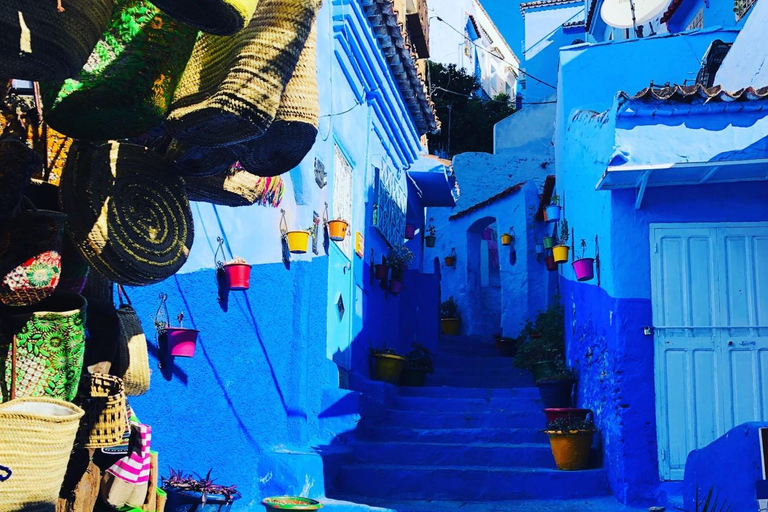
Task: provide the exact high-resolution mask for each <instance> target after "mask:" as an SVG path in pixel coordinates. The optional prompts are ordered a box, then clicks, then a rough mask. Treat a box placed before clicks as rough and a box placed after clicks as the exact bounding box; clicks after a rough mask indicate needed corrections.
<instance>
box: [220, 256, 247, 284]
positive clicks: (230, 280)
mask: <svg viewBox="0 0 768 512" xmlns="http://www.w3.org/2000/svg"><path fill="white" fill-rule="evenodd" d="M221 268H222V269H224V273H225V274H226V276H227V286H228V287H229V289H230V290H247V289H248V288H250V287H251V266H250V265H249V264H248V263H247V262H246V261H245V260H244V259H243V258H241V257H239V256H235V257H234V258H233V259H232V261H227V262H224V264H222V266H221Z"/></svg>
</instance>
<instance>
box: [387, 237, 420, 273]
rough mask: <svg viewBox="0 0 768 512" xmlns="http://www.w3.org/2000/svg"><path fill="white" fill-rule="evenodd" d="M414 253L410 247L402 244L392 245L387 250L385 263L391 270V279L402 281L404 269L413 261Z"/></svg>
mask: <svg viewBox="0 0 768 512" xmlns="http://www.w3.org/2000/svg"><path fill="white" fill-rule="evenodd" d="M413 258H414V255H413V253H412V252H411V250H410V249H408V248H407V247H406V246H404V245H394V246H392V248H391V249H390V250H389V253H388V254H387V257H386V262H387V265H389V268H390V269H391V270H392V280H393V281H402V280H403V275H404V274H405V271H406V270H408V266H409V265H410V264H411V261H413Z"/></svg>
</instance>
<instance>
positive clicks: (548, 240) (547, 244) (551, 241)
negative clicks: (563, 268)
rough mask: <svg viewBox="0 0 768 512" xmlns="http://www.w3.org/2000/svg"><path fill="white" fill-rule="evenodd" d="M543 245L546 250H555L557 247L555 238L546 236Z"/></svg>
mask: <svg viewBox="0 0 768 512" xmlns="http://www.w3.org/2000/svg"><path fill="white" fill-rule="evenodd" d="M541 245H542V246H544V249H551V248H553V247H554V246H555V237H553V236H545V237H544V239H543V240H542V241H541Z"/></svg>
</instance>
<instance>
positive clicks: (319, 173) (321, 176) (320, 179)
mask: <svg viewBox="0 0 768 512" xmlns="http://www.w3.org/2000/svg"><path fill="white" fill-rule="evenodd" d="M327 177H328V171H326V170H325V164H324V163H323V161H322V160H320V159H319V158H317V157H315V183H317V186H318V187H320V188H325V186H326V185H327V184H328V182H327V181H326V178H327Z"/></svg>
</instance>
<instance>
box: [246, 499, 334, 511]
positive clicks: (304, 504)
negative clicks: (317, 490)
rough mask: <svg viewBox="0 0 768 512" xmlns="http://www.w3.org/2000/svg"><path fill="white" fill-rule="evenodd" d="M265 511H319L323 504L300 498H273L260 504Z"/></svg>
mask: <svg viewBox="0 0 768 512" xmlns="http://www.w3.org/2000/svg"><path fill="white" fill-rule="evenodd" d="M261 504H262V505H264V508H266V509H267V510H320V509H321V508H323V504H322V503H320V502H319V501H317V500H313V499H309V498H302V497H300V496H273V497H271V498H264V500H263V501H262V502H261Z"/></svg>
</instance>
